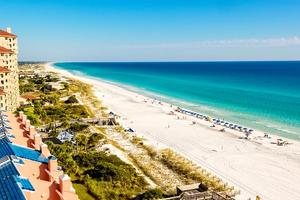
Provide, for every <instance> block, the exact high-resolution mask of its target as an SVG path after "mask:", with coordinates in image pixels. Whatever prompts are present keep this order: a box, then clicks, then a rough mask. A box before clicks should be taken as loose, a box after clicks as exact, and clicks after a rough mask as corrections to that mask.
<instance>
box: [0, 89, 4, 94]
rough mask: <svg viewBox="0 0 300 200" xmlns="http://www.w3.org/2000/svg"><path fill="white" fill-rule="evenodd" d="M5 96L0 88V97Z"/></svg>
mask: <svg viewBox="0 0 300 200" xmlns="http://www.w3.org/2000/svg"><path fill="white" fill-rule="evenodd" d="M2 95H5V92H4V91H3V89H1V88H0V96H2Z"/></svg>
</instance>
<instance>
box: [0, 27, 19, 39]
mask: <svg viewBox="0 0 300 200" xmlns="http://www.w3.org/2000/svg"><path fill="white" fill-rule="evenodd" d="M0 36H2V37H9V38H16V37H17V36H16V35H14V34H11V33H8V32H6V31H4V30H1V29H0Z"/></svg>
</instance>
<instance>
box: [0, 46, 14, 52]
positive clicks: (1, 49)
mask: <svg viewBox="0 0 300 200" xmlns="http://www.w3.org/2000/svg"><path fill="white" fill-rule="evenodd" d="M0 53H14V52H13V51H12V50H10V49H7V48H4V47H0Z"/></svg>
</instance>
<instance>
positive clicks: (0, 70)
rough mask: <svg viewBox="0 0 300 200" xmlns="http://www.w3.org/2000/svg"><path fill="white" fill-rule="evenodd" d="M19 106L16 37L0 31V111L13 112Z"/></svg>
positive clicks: (9, 32) (9, 31)
mask: <svg viewBox="0 0 300 200" xmlns="http://www.w3.org/2000/svg"><path fill="white" fill-rule="evenodd" d="M18 105H19V78H18V43H17V36H16V35H14V34H12V33H11V28H7V30H6V31H4V30H1V29H0V109H1V110H7V111H15V109H16V108H17V107H18Z"/></svg>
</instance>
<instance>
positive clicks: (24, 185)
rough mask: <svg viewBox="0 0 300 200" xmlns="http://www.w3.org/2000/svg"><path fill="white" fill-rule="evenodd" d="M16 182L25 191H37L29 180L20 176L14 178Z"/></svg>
mask: <svg viewBox="0 0 300 200" xmlns="http://www.w3.org/2000/svg"><path fill="white" fill-rule="evenodd" d="M14 179H15V181H16V182H17V183H18V184H19V185H20V187H21V188H22V189H23V190H30V191H35V189H34V188H33V186H32V185H31V183H30V182H29V180H28V179H27V178H22V177H19V176H14Z"/></svg>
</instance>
